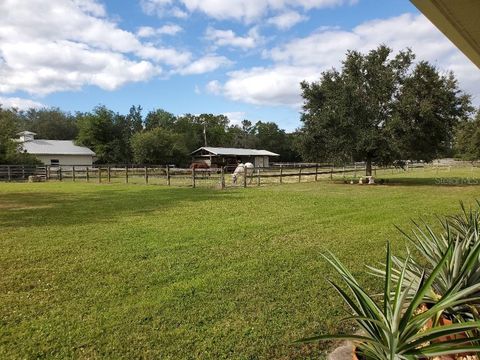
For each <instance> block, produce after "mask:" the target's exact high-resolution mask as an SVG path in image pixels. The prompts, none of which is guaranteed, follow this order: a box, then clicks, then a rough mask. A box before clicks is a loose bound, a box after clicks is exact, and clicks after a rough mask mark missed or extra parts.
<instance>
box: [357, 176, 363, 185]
mask: <svg viewBox="0 0 480 360" xmlns="http://www.w3.org/2000/svg"><path fill="white" fill-rule="evenodd" d="M358 183H359V184H360V185H362V184H363V178H362V177H361V178H360V180H358Z"/></svg>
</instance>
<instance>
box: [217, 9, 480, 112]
mask: <svg viewBox="0 0 480 360" xmlns="http://www.w3.org/2000/svg"><path fill="white" fill-rule="evenodd" d="M381 43H384V44H387V45H389V46H390V47H392V48H393V49H394V51H399V50H402V49H405V48H407V47H410V48H412V50H413V51H414V52H415V53H416V55H417V59H418V60H428V61H430V62H432V63H433V64H435V65H436V66H437V67H438V68H439V69H440V70H441V71H448V70H453V71H454V72H455V74H456V76H457V78H458V79H459V81H460V86H461V87H462V88H464V89H465V90H466V91H467V92H470V93H472V94H473V95H474V98H475V99H476V100H477V101H476V102H478V101H479V100H480V96H479V95H480V86H479V84H480V72H479V71H478V69H477V68H476V67H475V66H474V65H473V64H472V63H471V62H470V61H469V60H468V59H467V58H466V57H465V56H464V55H463V54H461V53H460V52H459V50H457V49H456V47H455V46H454V45H453V44H452V43H450V41H449V40H447V39H446V38H445V37H444V35H443V34H441V33H440V32H439V31H438V30H437V29H436V28H435V27H434V26H433V25H432V24H431V23H430V22H429V21H428V20H427V19H426V18H425V17H424V16H423V15H412V14H404V15H401V16H397V17H393V18H389V19H383V20H375V21H369V22H366V23H363V24H361V25H359V26H357V27H355V28H354V29H352V30H351V31H346V30H339V29H328V28H327V29H324V30H321V31H318V32H315V33H313V34H311V35H309V36H307V37H304V38H297V39H293V40H291V41H290V42H288V43H286V44H284V45H281V46H278V47H276V48H273V49H271V50H270V51H266V52H265V53H264V57H266V58H267V59H270V60H272V62H273V64H272V65H271V66H267V67H257V68H253V69H244V70H238V71H233V72H231V73H229V74H228V75H229V79H228V80H227V81H226V82H225V83H224V84H220V83H215V90H216V93H218V94H220V93H221V94H224V95H225V96H227V97H228V98H230V99H232V100H236V101H243V102H247V103H252V104H270V105H272V104H273V105H292V106H299V105H300V104H301V101H302V99H301V97H300V88H299V83H300V82H301V81H302V80H308V81H312V80H317V79H319V77H320V75H321V72H322V71H325V70H327V69H330V68H332V67H339V66H340V65H341V60H342V59H343V58H344V57H345V53H346V51H347V50H349V49H350V50H360V51H362V52H366V51H368V50H370V49H373V48H376V47H377V46H378V45H379V44H381Z"/></svg>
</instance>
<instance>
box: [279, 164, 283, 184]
mask: <svg viewBox="0 0 480 360" xmlns="http://www.w3.org/2000/svg"><path fill="white" fill-rule="evenodd" d="M280 184H283V165H280Z"/></svg>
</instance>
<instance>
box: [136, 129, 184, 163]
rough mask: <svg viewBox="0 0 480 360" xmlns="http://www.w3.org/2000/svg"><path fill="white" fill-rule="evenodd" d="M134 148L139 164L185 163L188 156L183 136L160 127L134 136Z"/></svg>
mask: <svg viewBox="0 0 480 360" xmlns="http://www.w3.org/2000/svg"><path fill="white" fill-rule="evenodd" d="M132 149H133V158H134V161H135V162H136V163H138V164H177V165H185V164H186V162H187V158H188V150H187V149H186V147H185V145H184V143H183V139H182V137H181V136H180V135H178V134H175V133H172V132H171V131H169V130H165V129H162V128H160V127H156V128H154V129H152V130H146V131H144V132H141V133H136V134H135V135H134V136H133V137H132Z"/></svg>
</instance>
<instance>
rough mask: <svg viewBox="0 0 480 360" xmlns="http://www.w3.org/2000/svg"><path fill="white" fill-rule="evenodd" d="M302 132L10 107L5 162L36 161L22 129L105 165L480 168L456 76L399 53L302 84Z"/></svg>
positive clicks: (1, 146)
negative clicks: (229, 158) (268, 155)
mask: <svg viewBox="0 0 480 360" xmlns="http://www.w3.org/2000/svg"><path fill="white" fill-rule="evenodd" d="M301 91H302V97H303V100H304V103H303V111H302V113H301V126H300V127H299V129H298V130H297V131H295V132H293V133H287V132H286V131H285V130H283V129H280V128H279V127H278V125H277V124H275V123H274V122H262V121H258V122H256V123H252V122H251V121H249V120H244V121H242V123H241V124H240V125H235V124H232V123H231V122H230V120H229V119H228V118H227V117H226V116H224V115H212V114H201V115H193V114H186V115H181V116H175V115H174V114H172V113H170V112H168V111H165V110H163V109H157V110H153V111H150V112H148V113H147V114H146V115H145V116H144V115H143V113H142V108H141V107H140V106H132V107H131V108H130V110H129V112H128V114H120V113H118V112H114V111H112V110H110V109H108V108H107V107H105V106H97V107H95V108H94V109H93V110H92V111H90V112H77V113H75V114H71V113H68V112H64V111H61V110H60V109H30V110H27V111H18V110H15V109H2V108H1V107H0V163H19V162H31V161H34V159H33V158H32V157H29V156H28V155H27V154H21V153H18V152H17V151H16V149H17V144H16V143H15V142H13V141H12V140H11V139H12V138H14V137H15V136H16V135H15V134H16V133H17V132H18V131H20V130H30V131H33V132H35V133H37V134H38V135H37V137H38V138H43V139H59V140H61V139H66V140H75V142H76V143H77V144H79V145H84V146H87V147H89V148H91V149H92V150H93V151H95V153H96V154H97V159H98V160H97V162H98V163H110V164H112V163H116V164H124V163H142V164H167V163H168V164H176V165H179V166H185V165H188V164H189V162H190V160H191V158H190V156H189V154H190V153H191V152H192V151H194V150H195V149H197V148H199V147H201V146H204V145H205V143H206V144H207V145H208V146H219V147H239V148H258V149H267V150H270V151H273V152H276V153H278V154H280V159H279V160H280V161H284V162H298V161H309V162H332V163H335V164H345V163H351V162H354V161H355V162H357V161H364V162H365V163H366V165H367V166H366V167H367V174H370V173H371V167H372V164H373V163H375V164H377V165H391V164H395V163H401V162H403V161H405V160H422V161H426V162H430V161H432V160H433V159H435V158H441V157H452V156H454V157H457V158H460V159H464V160H477V159H480V110H479V111H477V112H475V111H474V108H473V106H472V102H471V97H470V96H469V95H468V94H466V93H464V92H463V91H462V90H461V89H460V88H459V86H458V81H457V79H456V78H455V76H454V74H453V73H452V72H446V73H442V72H440V71H439V70H438V69H437V68H436V67H435V66H434V65H432V64H430V63H428V62H426V61H418V62H415V54H414V53H413V52H412V51H411V50H409V49H407V50H403V51H400V52H398V53H397V54H393V52H392V50H391V49H390V48H389V47H387V46H385V45H380V46H379V47H377V48H376V49H373V50H371V51H369V52H368V53H360V52H358V51H348V52H347V54H346V57H345V59H344V61H343V62H342V66H341V68H340V69H332V70H329V71H326V72H324V73H322V74H321V76H320V79H319V80H318V81H315V82H311V83H309V82H302V83H301Z"/></svg>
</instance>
